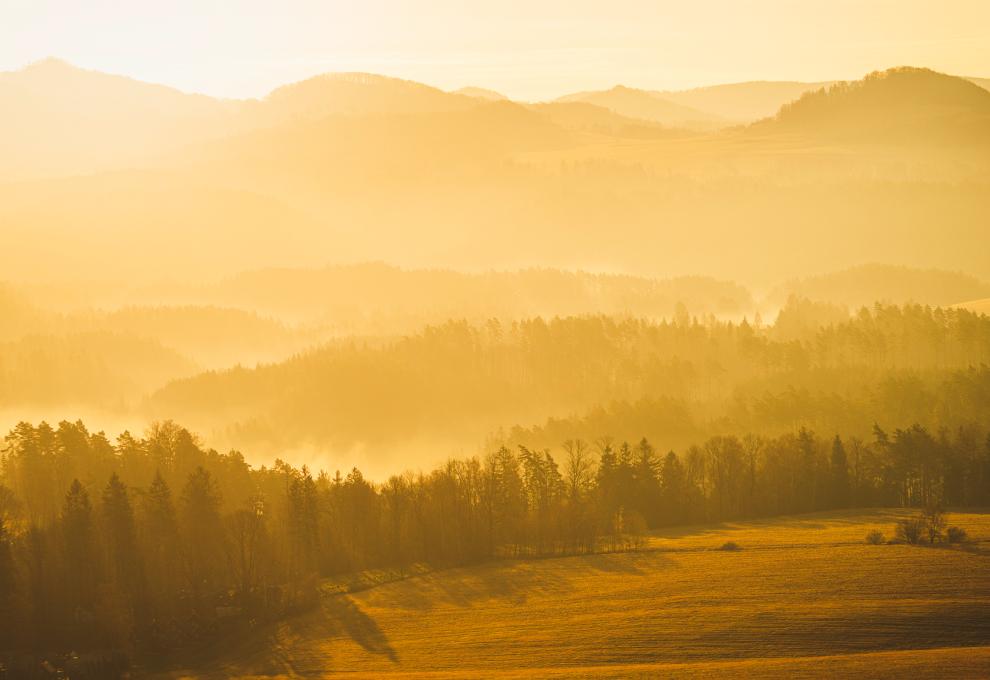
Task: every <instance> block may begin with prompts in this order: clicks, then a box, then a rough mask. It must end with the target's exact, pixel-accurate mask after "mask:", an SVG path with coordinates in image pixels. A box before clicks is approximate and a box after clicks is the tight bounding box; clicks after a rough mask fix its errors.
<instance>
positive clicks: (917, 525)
mask: <svg viewBox="0 0 990 680" xmlns="http://www.w3.org/2000/svg"><path fill="white" fill-rule="evenodd" d="M924 533H925V523H924V520H923V519H922V518H921V517H911V518H908V519H902V520H901V521H900V522H898V523H897V529H896V538H897V541H898V542H899V543H910V544H911V545H917V544H918V543H921V538H922V536H924Z"/></svg>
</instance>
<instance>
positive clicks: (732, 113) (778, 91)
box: [652, 80, 830, 122]
mask: <svg viewBox="0 0 990 680" xmlns="http://www.w3.org/2000/svg"><path fill="white" fill-rule="evenodd" d="M829 84H830V83H827V82H824V83H802V82H793V81H770V80H758V81H752V82H747V83H731V84H726V85H713V86H711V87H697V88H694V89H691V90H679V91H671V90H665V91H657V92H653V93H652V94H654V95H656V96H657V97H660V98H662V99H665V100H667V101H669V102H674V103H675V104H680V105H681V106H689V107H691V108H694V109H698V110H700V111H707V112H708V113H711V114H714V115H716V116H720V117H721V118H724V119H725V120H728V121H735V122H751V121H755V120H759V119H761V118H766V117H767V116H772V115H774V114H775V113H777V111H779V110H780V107H781V106H783V105H784V104H787V103H789V102H792V101H794V100H795V99H798V98H799V97H800V96H801V95H803V94H804V93H805V92H810V91H813V90H818V89H820V88H822V87H825V86H827V85H829Z"/></svg>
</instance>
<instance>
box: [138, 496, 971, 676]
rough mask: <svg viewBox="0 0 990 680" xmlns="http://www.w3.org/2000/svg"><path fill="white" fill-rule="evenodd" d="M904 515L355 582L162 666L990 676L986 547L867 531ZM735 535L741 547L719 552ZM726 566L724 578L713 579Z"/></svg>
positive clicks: (358, 671) (287, 671)
mask: <svg viewBox="0 0 990 680" xmlns="http://www.w3.org/2000/svg"><path fill="white" fill-rule="evenodd" d="M904 516H905V511H867V512H848V513H839V514H832V515H805V516H797V517H785V518H778V519H775V520H767V521H761V522H746V523H740V524H732V525H717V526H701V527H687V528H684V529H679V530H671V531H667V532H660V533H659V534H658V535H657V536H656V537H655V538H654V539H653V540H654V542H653V544H652V548H651V549H649V550H648V551H646V552H640V553H625V554H611V555H592V556H583V557H570V558H561V559H546V560H537V561H505V562H495V563H488V564H483V565H479V566H476V567H467V568H459V569H451V570H446V571H439V572H435V573H430V574H426V575H422V576H415V577H412V578H408V579H406V580H402V581H397V582H393V583H389V584H386V585H382V586H378V587H375V588H372V589H370V590H366V591H363V592H357V593H352V594H349V595H331V596H329V597H326V598H325V599H324V601H323V603H322V606H321V608H320V609H319V610H318V611H316V612H313V613H310V614H305V615H302V616H299V617H297V618H294V619H291V620H289V621H287V622H285V623H284V624H282V625H279V626H277V627H276V628H275V629H274V630H271V631H267V632H265V633H264V634H258V633H255V634H251V635H249V636H248V637H247V638H245V639H244V640H243V641H241V642H232V644H231V648H230V649H227V650H223V651H221V652H220V654H219V656H218V657H217V658H212V659H202V660H200V661H199V662H197V663H196V664H195V665H194V666H193V667H190V668H186V669H182V670H181V671H175V672H173V673H162V674H160V675H157V676H156V677H159V678H178V677H188V678H201V679H207V678H219V677H229V676H230V675H251V676H254V677H264V678H270V677H276V676H280V675H289V676H293V677H297V676H298V677H327V676H334V675H335V674H337V673H340V674H347V676H348V677H393V675H394V677H412V676H415V677H441V678H481V677H505V678H510V677H512V678H536V677H599V678H606V677H607V678H628V677H644V678H646V677H658V676H664V677H710V676H712V675H719V676H723V675H724V676H726V677H734V676H739V675H740V674H745V675H750V674H755V675H758V676H760V677H764V676H766V677H821V676H822V675H823V674H828V675H830V676H831V677H862V676H863V675H864V674H865V675H868V676H870V677H881V678H888V677H889V678H896V677H905V676H906V675H910V676H911V677H935V676H937V675H940V674H944V673H946V672H949V673H951V674H953V675H955V676H957V677H977V676H982V675H985V674H986V673H987V672H990V620H988V619H987V618H986V616H985V615H984V607H985V602H986V598H987V597H990V557H988V555H987V554H986V552H983V551H982V546H985V544H986V541H987V540H988V539H990V521H988V516H987V515H985V514H953V515H950V517H949V522H950V523H951V524H953V525H959V526H962V527H964V528H965V529H966V530H967V531H968V532H969V534H970V535H971V536H972V537H973V538H974V539H976V540H978V541H981V543H978V544H977V545H978V546H981V547H980V548H978V549H974V550H969V551H967V550H952V549H938V548H924V547H912V546H905V545H878V546H871V545H866V544H865V543H864V541H863V536H865V534H866V533H867V532H868V531H869V530H871V529H874V528H880V529H882V530H884V531H886V532H888V533H889V532H890V529H891V525H892V524H893V523H894V522H895V521H896V520H897V519H898V518H901V517H904ZM726 540H734V541H736V542H738V543H739V544H740V545H741V546H742V550H739V551H735V552H731V551H720V550H717V548H718V547H719V546H720V545H721V544H722V543H723V542H725V541H726ZM712 574H718V575H719V577H718V578H714V579H713V578H712V577H711V575H712Z"/></svg>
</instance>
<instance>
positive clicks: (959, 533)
mask: <svg viewBox="0 0 990 680" xmlns="http://www.w3.org/2000/svg"><path fill="white" fill-rule="evenodd" d="M968 538H969V537H968V536H967V535H966V530H965V529H963V528H962V527H949V530H948V532H947V533H946V540H947V541H948V542H949V543H965V542H966V540H967V539H968Z"/></svg>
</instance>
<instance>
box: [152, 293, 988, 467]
mask: <svg viewBox="0 0 990 680" xmlns="http://www.w3.org/2000/svg"><path fill="white" fill-rule="evenodd" d="M795 304H797V303H795ZM785 313H789V314H791V315H792V316H794V315H798V316H799V315H800V314H801V313H802V311H801V308H800V307H797V308H794V309H793V310H788V309H785ZM782 317H784V314H782ZM793 324H794V326H795V327H796V328H798V329H803V330H800V331H799V333H800V334H799V335H798V336H796V337H793V336H786V337H785V338H784V339H780V340H778V339H775V338H774V333H775V331H776V329H775V327H763V326H759V327H756V326H754V325H753V324H751V323H747V322H743V323H733V322H718V321H715V320H708V321H707V322H702V321H701V320H698V319H691V318H690V317H688V316H687V315H686V314H685V315H683V316H682V317H680V318H677V319H674V320H671V321H661V322H652V321H643V320H636V319H617V318H608V317H570V318H555V319H549V320H544V319H539V318H537V319H531V320H527V321H521V322H514V323H512V324H509V325H505V326H503V325H502V324H500V323H498V322H497V321H492V322H491V323H488V324H483V325H472V324H468V323H465V322H449V323H447V324H443V325H440V326H434V327H430V328H427V329H426V330H424V331H423V332H421V333H418V334H415V335H410V336H407V337H404V338H402V339H400V340H396V341H389V342H385V343H368V342H353V341H352V342H337V343H334V344H331V345H328V346H326V347H324V348H322V349H318V350H314V351H311V352H307V353H303V354H301V355H299V356H297V357H294V358H293V359H291V360H289V361H286V362H283V363H280V364H272V365H265V366H259V367H258V368H257V369H254V370H246V369H234V370H230V371H223V372H216V373H207V374H203V375H200V376H198V377H196V378H192V379H188V380H182V381H176V382H174V383H172V384H170V385H168V386H166V387H164V388H163V389H162V390H160V391H159V392H158V393H156V394H155V395H154V396H153V397H152V398H151V400H150V402H149V404H148V409H149V413H150V415H151V416H152V417H175V418H178V419H180V420H181V421H182V422H187V423H190V424H192V425H194V426H195V427H196V428H197V429H201V430H203V431H210V432H213V433H214V436H218V437H221V438H222V439H223V441H230V442H232V443H233V442H239V445H241V446H245V447H249V448H258V447H261V448H262V449H263V450H266V451H269V452H270V454H276V453H277V452H278V451H279V449H280V448H284V447H296V446H303V445H306V444H312V445H317V446H320V447H327V448H328V449H329V450H337V451H339V452H342V453H343V452H347V451H348V450H350V449H352V448H353V447H357V446H361V447H366V449H365V450H366V451H367V452H368V454H367V455H368V458H366V459H365V460H369V461H377V460H381V459H382V457H388V456H389V455H391V452H394V451H398V450H402V449H403V447H407V446H410V445H411V444H412V443H413V442H416V443H417V444H418V440H420V439H421V438H422V439H424V440H432V441H433V442H434V446H437V445H439V444H438V442H445V443H446V444H445V446H446V447H447V448H448V450H449V447H451V446H452V445H454V446H456V444H457V443H458V442H459V443H460V445H461V446H470V447H474V446H477V445H478V443H480V441H481V440H482V439H483V437H484V435H485V433H488V432H492V431H494V430H496V429H497V428H499V427H506V428H508V427H509V426H512V425H515V424H520V425H524V426H528V425H533V424H537V423H541V422H544V421H545V419H546V418H547V416H554V417H556V418H560V417H565V416H572V415H574V414H581V413H584V412H586V411H589V410H590V411H591V415H590V416H589V418H605V419H606V420H605V423H607V424H609V425H610V427H609V429H610V430H611V433H612V434H619V433H621V434H622V435H623V436H634V435H635V434H637V433H636V432H634V431H633V432H630V430H631V429H632V430H634V429H635V428H630V427H628V426H626V425H625V424H623V423H621V422H616V421H615V420H614V419H611V420H610V419H609V418H611V417H610V416H607V415H602V414H608V413H609V412H612V413H616V414H622V413H628V414H630V417H631V418H636V417H638V416H636V415H635V414H636V413H637V412H642V411H644V410H645V411H647V412H650V413H655V414H656V418H658V419H659V422H662V423H665V424H669V425H670V427H669V428H668V427H660V426H657V425H655V424H653V425H648V426H649V428H650V429H649V430H648V432H649V433H650V435H651V436H655V437H656V438H657V443H658V444H659V445H660V446H662V447H678V446H683V445H685V444H687V443H689V442H690V440H691V439H692V438H697V437H699V436H707V435H709V434H716V433H739V434H741V433H743V432H746V431H754V432H759V433H765V434H777V433H779V432H781V431H785V430H788V429H793V428H795V427H798V426H800V425H802V424H805V425H808V426H812V427H816V428H818V427H821V428H824V429H827V430H841V431H844V432H850V433H858V434H867V433H868V432H869V431H870V428H871V426H872V424H873V421H874V420H880V421H884V422H888V423H892V424H894V425H896V426H898V427H905V426H908V425H910V424H911V423H912V422H915V421H918V422H923V423H925V424H928V425H932V424H936V422H937V424H946V425H952V426H955V425H956V424H960V423H964V422H967V421H969V420H977V421H979V422H984V421H985V419H986V412H985V410H984V409H983V408H982V404H984V403H985V394H986V389H987V380H988V375H990V373H988V371H987V369H986V365H987V364H990V319H988V318H987V317H984V316H979V315H976V314H973V313H971V312H968V311H966V310H956V309H950V310H945V309H941V308H928V307H920V306H904V307H898V306H877V307H875V308H873V309H866V308H864V309H862V310H861V311H860V312H858V313H857V314H856V315H854V316H853V317H851V318H849V319H848V320H845V321H841V322H832V323H829V324H827V325H826V326H825V327H819V326H818V324H816V323H813V322H808V323H806V324H805V323H799V322H797V321H794V322H793ZM664 412H667V415H665V414H664ZM670 413H676V414H678V415H677V416H676V417H672V416H670V415H669V414H670ZM596 414H597V415H596ZM865 414H869V415H865ZM651 417H652V416H651ZM620 419H621V418H620ZM643 420H646V421H647V422H643ZM643 420H641V421H639V422H637V423H636V425H637V426H646V425H647V423H648V422H649V421H650V417H644V418H643ZM613 428H614V429H613ZM608 433H609V432H599V433H597V434H608ZM589 434H590V433H588V432H586V431H585V432H582V436H588V435H589ZM554 436H556V432H555V435H554ZM227 438H229V439H227ZM544 442H545V440H541V445H542V444H543V443H544ZM410 453H412V452H410ZM416 454H418V455H420V456H421V455H424V454H425V455H427V456H429V455H430V453H429V451H428V450H427V451H426V452H424V451H423V450H421V449H419V450H416ZM432 455H433V457H434V458H433V459H434V460H435V459H436V458H437V457H439V456H442V455H443V454H441V453H439V452H436V451H434V453H433V454H432Z"/></svg>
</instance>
